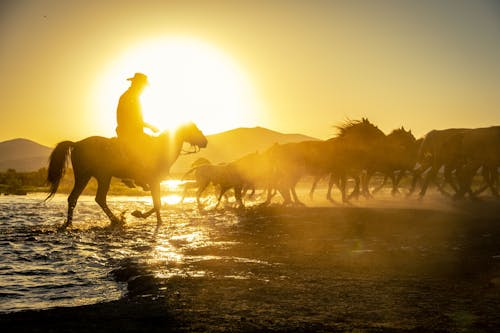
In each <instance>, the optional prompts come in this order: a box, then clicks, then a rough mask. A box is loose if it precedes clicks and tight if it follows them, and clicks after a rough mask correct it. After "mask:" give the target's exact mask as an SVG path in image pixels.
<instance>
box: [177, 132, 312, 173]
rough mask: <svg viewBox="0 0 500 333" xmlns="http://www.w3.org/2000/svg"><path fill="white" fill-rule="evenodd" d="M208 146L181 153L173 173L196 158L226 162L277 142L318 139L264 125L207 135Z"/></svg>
mask: <svg viewBox="0 0 500 333" xmlns="http://www.w3.org/2000/svg"><path fill="white" fill-rule="evenodd" d="M207 138H208V146H207V148H205V149H202V150H201V151H200V152H199V153H197V154H191V155H183V156H182V155H181V156H179V159H178V160H177V162H175V164H174V165H173V166H172V170H171V171H172V173H179V172H184V171H186V170H188V169H189V168H190V166H191V163H193V162H194V161H195V160H196V159H198V158H200V157H204V158H206V159H208V160H209V161H210V162H212V163H214V164H217V163H226V162H231V161H234V160H236V159H238V158H240V157H242V156H244V155H246V154H249V153H253V152H255V151H259V152H262V151H264V150H265V149H267V148H269V147H271V146H272V145H273V144H275V143H288V142H299V141H304V140H318V139H316V138H313V137H310V136H307V135H303V134H285V133H280V132H276V131H273V130H270V129H267V128H263V127H252V128H247V127H240V128H236V129H232V130H229V131H226V132H221V133H217V134H212V135H207Z"/></svg>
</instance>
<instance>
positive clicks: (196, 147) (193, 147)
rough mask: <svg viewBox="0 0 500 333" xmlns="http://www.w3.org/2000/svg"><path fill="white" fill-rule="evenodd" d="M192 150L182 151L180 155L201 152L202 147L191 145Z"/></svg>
mask: <svg viewBox="0 0 500 333" xmlns="http://www.w3.org/2000/svg"><path fill="white" fill-rule="evenodd" d="M191 148H192V149H191V150H185V149H182V150H181V152H180V155H190V154H195V153H197V152H199V151H200V147H198V146H197V145H194V144H191Z"/></svg>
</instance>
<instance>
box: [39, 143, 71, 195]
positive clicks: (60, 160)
mask: <svg viewBox="0 0 500 333" xmlns="http://www.w3.org/2000/svg"><path fill="white" fill-rule="evenodd" d="M73 145H74V142H71V141H63V142H60V143H58V144H57V146H56V148H55V149H54V150H53V151H52V153H51V154H50V159H49V170H48V171H47V182H48V183H49V184H50V192H49V195H48V196H47V198H45V200H48V199H50V198H52V197H53V196H54V194H56V192H57V188H58V187H59V182H60V181H61V179H62V177H63V176H64V171H65V170H66V164H67V163H66V160H67V158H68V155H69V152H70V150H71V147H73Z"/></svg>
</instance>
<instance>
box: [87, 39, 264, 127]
mask: <svg viewBox="0 0 500 333" xmlns="http://www.w3.org/2000/svg"><path fill="white" fill-rule="evenodd" d="M103 72H104V74H103V75H102V77H100V78H99V82H98V84H97V85H96V88H97V89H98V90H97V91H96V92H95V94H94V96H96V97H95V103H96V104H97V105H96V107H95V112H96V117H97V118H99V119H107V121H106V122H107V123H109V122H112V123H113V124H115V119H114V116H115V109H116V105H117V102H118V98H119V96H120V95H121V94H122V93H123V92H124V91H125V90H126V89H127V87H128V85H129V82H128V81H126V78H128V77H131V76H133V74H134V73H135V72H142V73H144V74H146V75H147V76H148V78H149V83H150V85H149V87H148V88H147V89H146V90H145V91H144V93H143V96H142V105H143V114H144V120H145V121H146V122H148V123H151V124H153V125H155V126H156V127H158V128H160V129H171V128H175V127H176V126H178V125H179V124H181V123H185V122H187V121H193V122H195V123H196V124H197V125H198V127H199V128H200V129H201V130H202V131H203V132H205V133H208V134H210V133H216V132H221V131H225V130H229V129H232V128H235V127H241V126H247V127H250V126H256V124H257V123H259V122H260V121H259V120H260V119H259V114H261V111H260V109H261V107H260V105H259V104H260V101H259V99H258V98H257V96H256V94H255V91H254V89H253V86H252V84H251V83H250V80H249V78H248V76H247V75H246V73H245V72H244V71H243V70H242V68H240V67H239V66H238V64H237V63H236V62H235V61H234V60H233V59H232V58H231V57H229V56H228V55H226V54H225V53H223V52H222V51H220V50H218V49H216V48H215V47H212V46H211V45H209V44H206V43H203V42H201V41H198V40H195V39H189V38H181V37H175V38H174V37H170V38H158V39H154V40H149V41H147V42H143V43H140V44H138V45H135V46H134V47H132V48H130V49H128V50H127V51H125V52H124V53H123V55H122V56H121V57H118V58H117V59H115V60H114V61H113V62H112V63H111V64H109V65H108V66H107V67H106V69H105V70H104V71H103ZM104 115H105V116H104ZM106 117H107V118H106ZM111 128H113V129H114V126H113V125H111Z"/></svg>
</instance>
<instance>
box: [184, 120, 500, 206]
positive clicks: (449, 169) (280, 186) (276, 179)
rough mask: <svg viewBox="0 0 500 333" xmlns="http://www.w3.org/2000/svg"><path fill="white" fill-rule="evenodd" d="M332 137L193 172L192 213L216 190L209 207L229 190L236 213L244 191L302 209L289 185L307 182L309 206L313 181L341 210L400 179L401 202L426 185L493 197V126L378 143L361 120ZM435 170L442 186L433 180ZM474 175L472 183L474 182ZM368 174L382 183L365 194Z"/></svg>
mask: <svg viewBox="0 0 500 333" xmlns="http://www.w3.org/2000/svg"><path fill="white" fill-rule="evenodd" d="M338 130H339V134H338V135H337V136H336V137H334V138H331V139H329V140H325V141H318V140H311V141H302V142H296V143H286V144H275V145H273V146H272V147H270V148H269V149H267V150H266V151H264V152H262V153H258V152H256V153H251V154H249V155H246V156H244V157H242V158H240V159H238V160H236V161H234V162H231V163H228V164H222V165H212V164H202V165H197V166H195V167H193V168H192V169H191V170H189V171H188V172H187V173H186V175H185V176H184V179H187V178H188V177H190V176H191V175H193V177H191V178H194V182H193V183H192V184H191V185H190V186H189V188H193V187H196V188H197V192H196V200H197V203H198V205H199V206H200V207H202V203H201V201H200V197H201V196H202V194H203V192H204V191H205V189H206V188H207V186H208V185H209V184H214V185H217V186H218V187H219V189H220V190H219V193H218V198H217V204H216V206H215V207H217V206H218V205H219V203H220V201H221V198H222V196H223V195H224V194H225V193H226V191H228V190H229V189H232V190H233V191H234V195H235V200H236V202H237V204H238V205H239V206H243V205H244V204H243V196H244V193H245V192H246V190H247V189H249V188H250V189H255V188H263V189H266V190H267V199H266V201H265V202H263V203H262V205H267V204H269V203H270V202H271V199H272V197H273V196H274V195H275V193H276V192H278V193H280V194H281V196H282V198H283V204H284V205H303V203H302V202H301V201H300V199H299V198H298V196H297V193H296V185H297V183H298V182H299V181H300V180H301V179H303V177H305V176H309V177H312V178H313V183H312V187H311V190H310V197H311V198H312V196H313V193H314V191H315V188H316V185H317V183H318V181H319V180H321V179H323V178H325V177H329V181H328V190H327V193H326V198H327V199H328V200H330V201H332V202H333V201H334V200H333V198H332V190H333V186H334V185H335V186H336V187H338V189H339V190H340V193H341V195H342V201H343V202H344V203H349V202H350V200H351V199H352V198H357V197H359V196H365V197H367V198H370V197H372V196H373V194H374V193H376V192H377V191H378V190H380V189H381V188H382V186H384V184H385V183H386V181H387V180H391V182H392V190H391V192H392V194H396V193H399V192H400V184H401V180H402V178H403V177H405V176H408V177H410V180H409V181H407V182H406V183H408V184H410V185H409V189H408V192H407V195H411V194H412V193H414V192H415V191H416V190H417V187H418V186H419V185H420V193H419V196H420V197H423V196H424V195H425V194H426V191H427V188H428V186H429V184H431V183H434V184H435V185H436V186H437V188H438V189H439V190H440V191H441V192H442V193H444V194H447V195H450V196H453V197H454V198H462V197H464V196H470V197H471V198H476V197H477V196H478V195H479V194H480V193H481V192H483V191H485V190H487V189H490V190H491V193H492V194H493V195H494V196H497V197H498V168H499V167H500V126H494V127H488V128H476V129H445V130H433V131H431V132H429V133H428V134H427V135H425V137H424V138H421V139H418V140H417V139H416V138H415V137H414V135H413V134H412V133H411V131H407V130H405V129H404V128H403V127H401V128H398V129H395V130H393V131H392V132H391V133H389V134H388V135H386V134H384V133H383V132H382V131H381V130H380V129H379V128H378V127H377V126H375V125H374V124H372V123H371V122H370V121H369V120H368V119H361V120H354V121H347V122H345V123H344V124H342V125H340V126H338ZM440 170H443V174H444V177H443V178H444V180H441V177H437V175H438V172H439V171H440ZM478 171H480V172H479V175H478V176H479V177H480V178H481V179H480V180H479V182H478V181H477V180H475V179H476V178H477V177H476V174H478ZM375 174H380V175H383V176H384V181H383V182H382V184H380V185H378V186H377V187H375V188H374V189H372V187H371V186H370V182H371V181H372V180H373V176H374V175H375ZM349 180H351V181H353V183H354V187H353V188H352V189H350V188H349V187H348V186H347V184H348V181H349ZM478 183H479V187H478ZM187 190H188V187H186V188H185V192H184V195H183V199H182V200H184V197H185V196H186V193H187ZM349 191H350V192H349ZM450 191H451V193H450Z"/></svg>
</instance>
